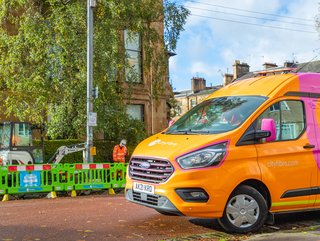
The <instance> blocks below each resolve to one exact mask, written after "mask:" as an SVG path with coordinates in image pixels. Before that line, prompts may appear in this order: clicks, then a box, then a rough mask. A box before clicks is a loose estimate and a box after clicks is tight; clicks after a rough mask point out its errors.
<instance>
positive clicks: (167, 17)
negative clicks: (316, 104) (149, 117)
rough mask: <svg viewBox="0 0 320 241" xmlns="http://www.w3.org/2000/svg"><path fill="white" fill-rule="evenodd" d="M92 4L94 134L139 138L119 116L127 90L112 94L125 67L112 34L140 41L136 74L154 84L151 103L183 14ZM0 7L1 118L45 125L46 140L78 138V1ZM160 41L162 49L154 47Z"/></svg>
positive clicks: (81, 78) (168, 4)
mask: <svg viewBox="0 0 320 241" xmlns="http://www.w3.org/2000/svg"><path fill="white" fill-rule="evenodd" d="M97 2H98V3H97V8H96V9H95V12H94V82H95V85H98V86H99V98H98V99H97V100H95V102H94V106H95V111H96V112H98V117H99V120H98V123H99V126H98V130H102V131H104V133H105V135H106V138H110V139H117V138H119V136H126V135H133V134H132V133H136V134H137V133H143V125H142V124H141V123H136V121H134V120H132V119H130V118H129V116H128V115H127V114H126V110H125V105H124V99H125V98H127V97H128V95H129V94H130V93H128V92H130V88H128V90H122V89H121V88H120V86H121V82H123V81H124V74H123V73H124V69H125V68H126V67H128V63H127V62H126V61H125V51H124V49H123V47H122V46H123V43H122V40H121V38H120V33H121V31H122V30H124V29H130V30H132V31H133V32H138V33H140V34H141V36H142V39H143V49H144V69H146V70H148V69H150V67H151V66H153V69H154V70H153V75H154V79H155V80H157V81H154V82H153V83H154V89H155V91H154V97H155V98H156V96H157V95H159V94H160V93H161V91H163V86H164V85H163V82H162V81H163V78H157V77H158V76H161V75H162V76H163V75H164V73H165V72H166V68H167V52H166V51H168V50H171V51H172V50H174V49H175V48H176V43H177V39H178V37H179V34H180V32H181V31H182V30H183V25H184V23H185V21H186V18H187V16H188V11H187V10H186V9H185V8H183V7H181V6H179V5H177V4H175V3H174V2H172V1H170V0H165V1H164V3H162V2H161V1H154V0H140V1H132V0H99V1H97ZM0 6H1V8H0V9H1V10H0V23H1V28H0V86H2V93H3V95H2V96H3V97H4V102H3V104H2V113H6V114H7V115H14V116H17V117H18V118H19V119H28V120H30V121H33V122H37V123H39V122H43V123H47V126H48V135H49V137H51V138H58V137H60V138H79V137H82V136H84V135H85V128H86V1H76V0H0ZM162 21H164V23H165V24H166V26H165V30H166V34H165V35H164V38H163V35H162V34H161V32H159V30H157V28H155V25H156V24H157V23H161V22H162ZM163 42H165V48H161V47H160V48H159V47H157V46H161V45H162V44H163ZM133 78H134V76H133ZM48 119H49V121H48ZM128 126H130V128H127V127H128ZM124 132H125V133H124ZM137 136H138V135H137ZM130 138H131V137H130ZM141 138H142V137H141Z"/></svg>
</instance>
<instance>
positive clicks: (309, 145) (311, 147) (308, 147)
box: [303, 144, 316, 149]
mask: <svg viewBox="0 0 320 241" xmlns="http://www.w3.org/2000/svg"><path fill="white" fill-rule="evenodd" d="M315 147H316V146H315V145H312V144H306V145H304V146H303V148H304V149H313V148H315Z"/></svg>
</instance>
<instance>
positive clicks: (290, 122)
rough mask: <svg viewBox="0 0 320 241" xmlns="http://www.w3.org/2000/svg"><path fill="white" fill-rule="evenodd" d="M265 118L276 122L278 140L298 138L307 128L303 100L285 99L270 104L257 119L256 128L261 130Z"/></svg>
mask: <svg viewBox="0 0 320 241" xmlns="http://www.w3.org/2000/svg"><path fill="white" fill-rule="evenodd" d="M263 118H272V119H274V121H275V122H276V130H277V135H276V141H281V140H294V139H297V138H298V137H299V136H300V135H301V134H302V132H303V131H304V129H305V126H306V124H305V114H304V106H303V102H302V101H298V100H285V101H280V102H277V103H275V104H273V105H272V106H270V107H269V108H268V109H267V110H266V111H265V112H263V113H262V114H261V115H260V116H259V117H258V119H257V120H256V130H261V121H262V119H263Z"/></svg>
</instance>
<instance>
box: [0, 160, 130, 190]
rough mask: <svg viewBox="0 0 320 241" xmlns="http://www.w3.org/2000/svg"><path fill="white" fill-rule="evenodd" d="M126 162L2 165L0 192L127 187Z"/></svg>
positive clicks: (0, 170) (0, 169)
mask: <svg viewBox="0 0 320 241" xmlns="http://www.w3.org/2000/svg"><path fill="white" fill-rule="evenodd" d="M127 166H128V165H127V164H119V163H90V164H84V163H75V164H43V165H40V164H36V165H16V166H15V165H12V166H0V195H10V194H25V193H39V192H60V191H79V190H97V189H99V190H101V189H111V188H124V187H125V177H126V172H127Z"/></svg>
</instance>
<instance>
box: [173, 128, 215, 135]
mask: <svg viewBox="0 0 320 241" xmlns="http://www.w3.org/2000/svg"><path fill="white" fill-rule="evenodd" d="M208 133H210V131H205V130H192V129H187V130H174V131H171V132H167V134H184V135H188V134H208Z"/></svg>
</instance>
